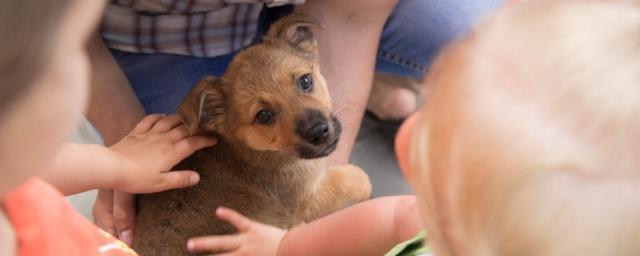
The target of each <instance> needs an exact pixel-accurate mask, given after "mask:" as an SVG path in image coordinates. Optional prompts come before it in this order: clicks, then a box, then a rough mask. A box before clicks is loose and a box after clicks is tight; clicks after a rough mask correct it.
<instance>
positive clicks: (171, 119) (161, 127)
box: [151, 115, 182, 132]
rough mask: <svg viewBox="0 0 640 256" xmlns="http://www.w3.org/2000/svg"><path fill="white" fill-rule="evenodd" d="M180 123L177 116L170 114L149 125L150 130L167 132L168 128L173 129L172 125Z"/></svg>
mask: <svg viewBox="0 0 640 256" xmlns="http://www.w3.org/2000/svg"><path fill="white" fill-rule="evenodd" d="M180 124H182V120H180V117H179V116H177V115H170V116H167V117H165V118H163V119H161V120H160V121H158V122H157V123H156V124H154V125H153V127H151V131H152V132H168V131H169V130H171V129H173V128H174V127H176V126H178V125H180Z"/></svg>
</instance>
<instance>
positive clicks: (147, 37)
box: [101, 0, 304, 57]
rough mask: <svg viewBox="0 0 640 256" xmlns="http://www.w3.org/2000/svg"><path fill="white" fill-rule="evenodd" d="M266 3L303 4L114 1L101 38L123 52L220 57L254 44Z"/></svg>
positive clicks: (274, 0) (296, 0) (294, 0)
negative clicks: (252, 41)
mask: <svg viewBox="0 0 640 256" xmlns="http://www.w3.org/2000/svg"><path fill="white" fill-rule="evenodd" d="M263 3H266V4H267V6H270V7H271V6H278V5H283V4H302V3H304V0H226V1H225V0H112V1H111V2H110V3H109V5H107V9H106V14H105V16H104V19H103V21H102V28H101V30H102V31H101V32H102V37H103V39H104V40H105V42H106V43H107V45H108V46H109V47H111V48H115V49H118V50H121V51H126V52H136V53H170V54H180V55H189V56H197V57H215V56H220V55H224V54H228V53H231V52H235V51H238V50H240V49H242V48H243V47H245V46H246V45H248V44H249V43H250V42H251V40H252V39H253V37H254V36H255V34H256V30H257V27H258V24H257V23H258V16H259V14H260V10H261V8H262V4H263Z"/></svg>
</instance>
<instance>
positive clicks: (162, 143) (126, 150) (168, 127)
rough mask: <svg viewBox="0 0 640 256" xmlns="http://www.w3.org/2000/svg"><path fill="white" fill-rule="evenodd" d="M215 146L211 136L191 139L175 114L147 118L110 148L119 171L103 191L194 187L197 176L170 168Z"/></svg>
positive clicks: (136, 191) (138, 191)
mask: <svg viewBox="0 0 640 256" xmlns="http://www.w3.org/2000/svg"><path fill="white" fill-rule="evenodd" d="M215 143H216V140H215V139H214V138H211V137H204V136H191V135H190V134H189V129H188V128H187V127H186V126H185V125H184V124H182V122H181V121H180V118H179V117H178V116H176V115H171V116H164V115H160V114H154V115H149V116H147V117H145V118H143V119H142V120H141V121H140V122H139V123H138V124H137V125H136V127H135V128H134V129H133V131H131V132H130V133H129V134H128V135H127V136H125V137H124V138H122V139H121V140H120V141H119V142H118V143H116V144H114V145H113V146H111V147H110V149H111V151H112V152H113V156H114V159H116V161H115V163H117V164H118V167H117V168H115V169H116V170H118V171H116V172H114V173H113V175H111V177H109V178H108V179H107V184H105V186H104V187H103V188H110V189H114V190H119V191H125V192H129V193H154V192H159V191H164V190H168V189H175V188H181V187H187V186H191V185H195V184H196V183H198V181H199V180H200V176H199V175H198V173H196V172H195V171H193V170H178V171H171V168H172V167H173V166H174V165H176V164H177V163H179V162H180V161H182V160H183V159H185V158H186V157H188V156H189V155H191V154H193V153H194V152H195V151H197V150H199V149H202V148H205V147H210V146H213V145H214V144H215Z"/></svg>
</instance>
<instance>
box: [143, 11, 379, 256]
mask: <svg viewBox="0 0 640 256" xmlns="http://www.w3.org/2000/svg"><path fill="white" fill-rule="evenodd" d="M317 27H319V24H318V23H317V22H316V21H315V20H314V19H312V18H310V17H308V16H305V15H302V14H293V15H290V16H287V17H285V18H283V19H281V20H280V21H278V22H276V23H274V24H273V25H272V28H271V29H270V30H269V33H268V34H267V36H266V37H265V39H264V42H263V43H261V44H258V45H255V46H252V47H250V48H247V49H246V50H244V51H242V52H241V53H239V54H238V55H237V56H236V57H235V58H234V60H233V61H232V62H231V64H230V65H229V68H228V71H227V73H226V74H224V76H222V77H221V78H213V77H209V78H204V79H203V80H201V81H200V82H199V83H198V84H197V85H196V86H195V88H194V89H193V90H192V91H191V92H190V93H189V95H187V97H186V98H185V100H184V102H183V103H182V105H181V106H180V107H179V109H178V113H179V114H180V115H181V117H182V118H183V120H184V122H185V123H186V124H187V125H188V126H189V127H190V128H191V131H192V133H199V134H212V135H213V136H215V137H217V138H218V140H219V142H218V144H217V145H216V146H215V147H212V148H208V149H205V150H201V151H199V152H196V153H195V154H194V155H192V156H191V157H189V158H188V159H186V160H184V161H183V162H182V163H180V164H179V165H178V166H177V169H192V170H197V171H199V172H200V175H201V181H200V183H199V184H198V185H196V186H194V187H191V188H187V189H181V190H173V191H166V192H162V193H157V194H151V195H143V196H140V198H139V204H138V207H139V208H138V210H139V213H138V223H137V224H136V229H135V231H134V233H135V234H134V235H135V239H134V240H135V244H134V248H135V249H136V250H137V251H138V252H139V253H141V254H142V255H188V253H187V251H186V242H187V240H188V239H189V238H191V237H195V236H203V235H213V234H228V233H232V232H234V229H233V228H232V227H231V226H230V225H228V224H227V223H224V222H222V221H220V220H217V219H216V218H215V217H214V211H215V209H216V208H217V207H218V206H227V207H230V208H232V209H235V210H238V211H239V212H241V213H243V214H245V215H246V216H248V217H250V218H252V219H255V220H257V221H260V222H264V223H268V224H271V225H275V226H279V227H282V228H290V227H292V226H294V225H297V224H300V223H303V222H306V221H309V220H312V219H315V218H318V217H320V216H323V215H326V214H328V213H330V212H333V211H335V210H338V209H340V208H343V207H345V206H347V205H349V204H353V203H356V202H359V201H363V200H365V199H367V198H369V195H370V192H371V184H370V182H369V178H368V177H367V175H366V174H365V173H364V172H363V171H362V170H361V169H359V168H358V167H355V166H352V165H345V166H337V167H331V168H329V167H328V166H327V164H326V162H325V159H324V158H323V157H325V156H327V155H328V154H329V153H331V152H332V151H333V150H334V149H335V147H336V144H337V143H338V138H339V136H340V130H341V128H340V123H339V122H338V119H336V117H335V116H334V115H333V114H332V112H331V101H330V98H329V94H328V91H327V86H326V83H325V80H324V78H323V77H322V75H321V74H320V70H319V63H318V51H317V44H316V42H315V40H314V39H313V37H312V33H311V30H310V28H317Z"/></svg>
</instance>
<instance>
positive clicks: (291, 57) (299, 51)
mask: <svg viewBox="0 0 640 256" xmlns="http://www.w3.org/2000/svg"><path fill="white" fill-rule="evenodd" d="M312 28H320V25H319V23H318V22H317V21H316V20H315V19H313V18H312V17H309V16H306V15H303V14H292V15H290V16H287V17H285V18H283V19H281V20H280V21H278V22H276V23H274V24H273V25H272V27H271V29H270V30H269V33H268V34H267V35H266V36H265V38H264V41H263V42H262V43H261V44H258V45H255V46H252V47H250V48H247V49H246V50H244V51H242V52H240V53H238V54H237V55H236V57H235V58H234V59H233V61H232V62H231V64H229V68H228V70H227V73H226V74H225V75H224V76H223V77H221V78H211V77H209V78H204V79H203V80H201V81H200V82H199V83H198V85H196V87H195V88H194V89H193V90H192V91H191V92H190V93H189V95H188V96H187V97H186V98H185V100H184V102H183V103H182V105H181V106H180V107H179V109H178V113H179V114H180V115H181V116H182V118H183V120H184V121H185V123H186V124H187V125H188V126H189V127H190V128H191V131H192V133H202V132H216V133H217V134H218V135H219V136H223V137H226V138H228V139H230V140H235V141H242V142H244V144H246V145H247V146H248V147H250V148H253V149H255V150H259V151H280V152H283V153H288V154H294V155H296V156H298V157H301V158H317V157H323V156H327V155H328V154H329V153H331V152H333V150H334V149H335V148H336V145H337V143H338V139H339V137H340V132H341V127H340V123H339V121H338V119H337V118H336V117H335V116H334V115H333V114H332V110H331V100H330V98H329V93H328V91H327V86H326V82H325V79H324V78H323V77H322V75H321V74H320V67H319V63H318V50H317V43H316V41H315V40H314V38H313V35H312V33H311V29H312Z"/></svg>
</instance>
